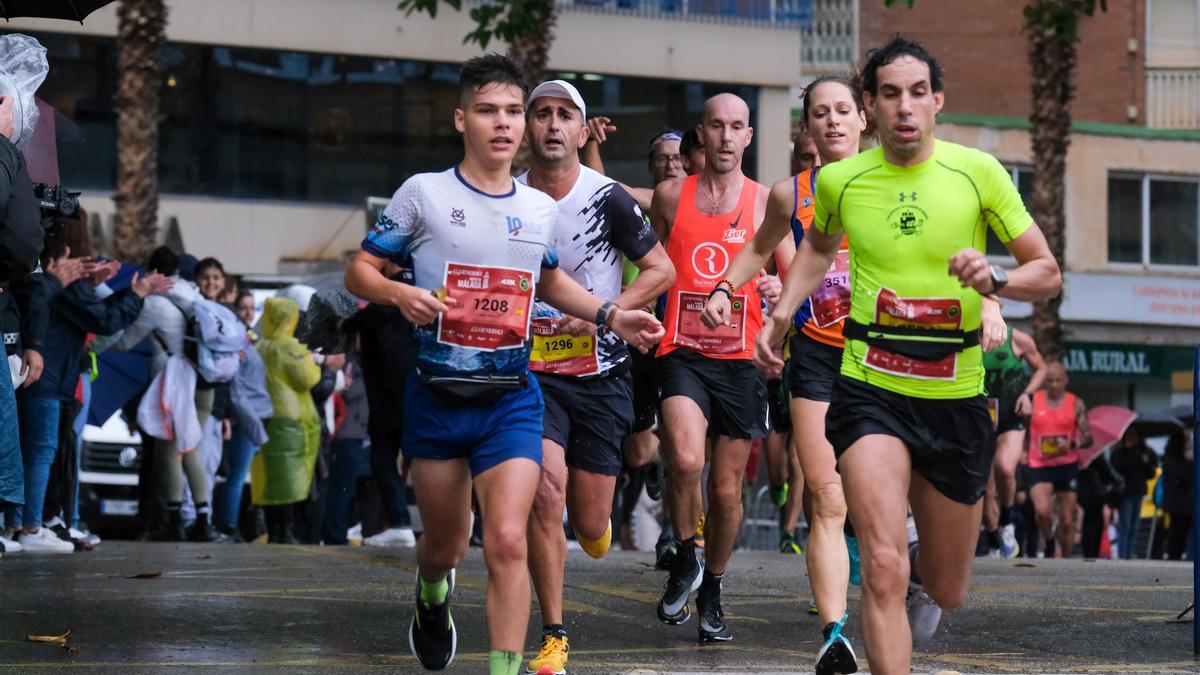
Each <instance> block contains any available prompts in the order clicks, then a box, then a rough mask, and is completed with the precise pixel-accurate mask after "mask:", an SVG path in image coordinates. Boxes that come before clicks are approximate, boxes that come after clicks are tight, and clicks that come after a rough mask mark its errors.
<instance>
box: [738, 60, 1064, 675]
mask: <svg viewBox="0 0 1200 675" xmlns="http://www.w3.org/2000/svg"><path fill="white" fill-rule="evenodd" d="M862 86H863V92H862V96H863V101H864V103H865V106H866V109H867V112H868V114H869V115H870V116H871V117H872V118H873V119H874V121H875V124H876V126H877V128H878V130H879V136H880V143H881V147H878V148H875V149H873V150H870V151H867V152H864V153H862V154H859V155H857V156H856V157H852V158H849V159H845V160H842V161H840V162H837V163H836V164H833V165H830V166H829V167H826V168H825V169H824V170H822V172H821V174H820V176H819V178H818V180H817V195H816V213H815V217H814V221H813V222H814V225H813V228H812V232H811V233H810V234H809V235H808V236H806V237H805V239H804V240H803V241H802V242H801V245H800V248H799V251H798V252H797V255H796V258H795V260H794V262H793V263H792V266H791V269H790V273H789V274H788V276H787V279H786V283H785V287H784V292H783V297H781V298H780V301H779V303H778V304H777V305H776V306H775V309H774V312H773V314H772V316H771V319H770V321H769V323H768V324H767V326H765V327H764V330H763V331H762V333H761V334H760V335H759V339H758V347H757V354H756V357H755V360H756V361H757V362H758V363H759V364H760V366H763V367H766V366H770V365H781V364H779V363H778V357H776V356H775V355H774V354H773V353H772V352H771V349H770V347H771V346H772V345H775V344H778V343H779V341H780V339H782V337H783V333H784V331H786V330H787V326H788V323H789V321H790V318H791V316H792V313H793V312H795V310H796V308H797V307H798V306H799V304H800V302H801V300H802V299H803V298H805V297H807V296H808V295H809V294H811V293H812V292H813V290H814V289H815V287H816V285H817V284H818V283H819V282H820V281H821V280H822V279H823V278H824V276H825V271H826V269H828V267H829V264H830V262H831V260H832V259H833V256H834V253H835V252H836V251H837V248H838V244H839V242H840V240H841V237H842V235H843V234H845V236H846V237H848V239H849V243H850V251H851V253H850V264H851V267H850V284H851V287H852V296H851V297H852V300H851V311H850V318H849V320H847V328H846V337H847V341H846V349H845V352H844V356H843V361H842V370H841V378H840V380H839V381H838V382H837V384H836V385H835V387H834V390H833V394H832V401H831V402H830V408H829V414H828V417H827V419H826V435H827V437H828V438H829V440H830V442H831V443H832V444H833V447H834V450H835V451H836V453H837V455H838V469H839V471H840V472H841V474H842V480H843V484H844V486H845V491H846V500H847V505H848V507H849V513H850V518H851V520H852V521H853V523H854V529H855V531H856V532H857V533H858V537H859V546H860V548H861V555H862V570H863V571H862V575H863V633H864V637H865V638H866V643H867V651H868V652H869V653H870V654H871V670H872V672H877V673H901V672H903V673H907V672H909V671H910V665H911V658H912V645H913V642H914V641H916V642H918V643H919V642H922V641H924V640H926V639H928V638H929V637H931V636H932V635H933V633H934V631H935V630H936V629H937V624H938V621H939V619H940V617H941V612H942V610H943V609H953V608H955V607H957V606H959V605H960V604H961V603H962V600H963V596H964V594H965V592H966V588H967V583H968V581H969V579H970V573H971V564H972V558H973V554H974V548H975V541H976V539H977V533H978V532H979V524H980V515H981V508H982V500H981V498H982V496H983V493H984V489H985V487H986V484H987V476H988V471H989V469H990V468H991V463H992V457H993V454H994V445H993V440H992V426H991V420H990V418H989V416H988V412H987V404H986V399H985V398H984V397H983V375H984V371H983V364H982V357H981V350H980V347H979V343H980V339H981V336H980V334H979V329H980V305H981V302H982V296H983V295H998V296H1000V297H1004V298H1011V299H1014V300H1028V301H1032V300H1039V299H1042V298H1047V297H1050V296H1053V295H1054V294H1056V293H1057V292H1058V291H1059V289H1060V287H1061V283H1062V278H1061V274H1060V272H1059V269H1058V265H1057V264H1056V263H1055V261H1054V258H1053V256H1052V255H1051V253H1050V250H1049V248H1048V247H1047V245H1046V240H1045V238H1044V237H1043V236H1042V233H1041V231H1040V230H1039V229H1038V228H1037V227H1036V226H1035V225H1034V224H1033V219H1032V218H1031V217H1030V216H1029V214H1028V212H1027V211H1026V210H1025V207H1024V205H1023V204H1022V203H1021V199H1020V196H1019V195H1018V194H1017V191H1016V189H1015V188H1014V186H1013V184H1012V180H1011V178H1010V177H1009V175H1008V173H1007V172H1006V171H1005V170H1004V169H1003V167H1002V166H1001V165H1000V163H999V162H997V161H996V160H995V158H993V157H991V156H990V155H987V154H986V153H983V152H980V151H977V150H974V149H970V148H965V147H962V146H959V145H955V144H953V143H948V142H944V141H938V140H935V139H934V134H933V131H934V117H935V115H936V114H937V112H938V111H939V110H940V109H941V107H942V105H943V103H944V99H945V94H944V92H943V88H942V71H941V66H940V65H939V64H938V62H937V61H936V60H935V59H934V58H933V57H932V56H931V55H930V54H929V53H928V52H926V51H925V49H924V48H922V47H921V46H920V45H919V44H916V43H914V42H910V41H908V40H905V39H903V38H900V37H897V38H895V39H893V40H892V41H891V42H890V43H888V44H887V45H885V46H884V47H882V48H880V49H876V50H874V51H872V52H871V53H870V54H869V55H868V57H867V61H866V64H865V66H864V68H863V74H862ZM988 227H990V228H991V229H992V231H994V232H995V233H996V235H997V236H998V237H999V238H1000V240H1001V241H1002V242H1004V244H1005V245H1006V246H1007V247H1008V249H1009V251H1010V252H1011V253H1012V254H1013V256H1014V257H1015V258H1016V260H1017V262H1018V263H1019V266H1018V267H1017V268H1016V269H1013V270H1009V271H1008V272H1007V273H1006V272H1005V271H1004V270H1001V269H999V268H995V267H993V266H991V265H989V264H988V262H987V259H986V258H985V256H984V254H983V253H982V251H984V250H985V239H984V238H985V236H986V228H988ZM717 290H718V291H720V290H721V287H718V289H717ZM718 297H719V295H718ZM983 339H984V340H985V341H987V342H989V343H992V344H995V343H998V342H1000V341H1003V339H1004V336H1003V335H1000V334H998V335H989V336H983ZM906 502H908V503H910V504H911V507H912V512H913V516H914V518H915V520H916V525H917V529H918V531H919V533H920V553H919V554H918V552H917V550H916V547H915V546H914V547H913V548H912V550H910V548H909V544H908V536H907V532H906V527H905V512H906V508H905V505H906ZM906 612H907V614H908V620H907V621H906V620H905V613H906ZM910 624H911V631H910Z"/></svg>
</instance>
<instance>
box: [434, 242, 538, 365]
mask: <svg viewBox="0 0 1200 675" xmlns="http://www.w3.org/2000/svg"><path fill="white" fill-rule="evenodd" d="M445 288H446V296H447V297H449V298H453V299H454V300H455V302H456V303H457V305H456V306H454V307H451V308H450V311H448V312H446V313H445V314H443V315H442V319H441V321H440V322H439V323H438V333H437V340H438V342H440V343H442V344H446V345H457V346H459V347H469V348H471V349H481V350H484V351H496V350H499V349H516V348H518V347H523V346H524V345H525V341H526V340H527V339H528V338H529V309H530V306H531V305H532V304H533V291H534V288H533V273H532V272H530V271H528V270H517V269H511V268H508V267H484V266H480V265H465V264H461V263H452V262H448V263H446V278H445Z"/></svg>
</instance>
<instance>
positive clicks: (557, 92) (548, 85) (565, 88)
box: [525, 80, 587, 119]
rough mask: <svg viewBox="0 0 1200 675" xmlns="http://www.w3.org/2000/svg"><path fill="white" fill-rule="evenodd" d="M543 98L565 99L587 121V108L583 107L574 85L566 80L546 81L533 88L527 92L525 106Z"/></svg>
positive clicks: (581, 98)
mask: <svg viewBox="0 0 1200 675" xmlns="http://www.w3.org/2000/svg"><path fill="white" fill-rule="evenodd" d="M543 96H549V97H550V98H565V99H567V100H568V101H570V102H571V103H574V104H575V107H576V108H579V114H580V115H582V116H583V118H584V119H587V107H586V106H585V105H583V97H582V96H580V95H579V90H578V89H576V88H575V85H573V84H571V83H570V82H567V81H566V80H547V81H545V82H543V83H541V84H539V85H538V86H536V87H534V88H533V91H531V92H529V98H527V99H525V105H526V106H530V105H533V102H534V101H536V100H537V99H539V98H542V97H543Z"/></svg>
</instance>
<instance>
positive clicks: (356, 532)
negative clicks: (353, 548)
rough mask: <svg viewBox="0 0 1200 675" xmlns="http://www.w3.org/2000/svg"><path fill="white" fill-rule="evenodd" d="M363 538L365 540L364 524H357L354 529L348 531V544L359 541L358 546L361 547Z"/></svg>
mask: <svg viewBox="0 0 1200 675" xmlns="http://www.w3.org/2000/svg"><path fill="white" fill-rule="evenodd" d="M362 538H363V536H362V523H355V524H354V527H352V528H350V529H349V530H346V541H347V542H356V541H357V542H358V545H361V544H362Z"/></svg>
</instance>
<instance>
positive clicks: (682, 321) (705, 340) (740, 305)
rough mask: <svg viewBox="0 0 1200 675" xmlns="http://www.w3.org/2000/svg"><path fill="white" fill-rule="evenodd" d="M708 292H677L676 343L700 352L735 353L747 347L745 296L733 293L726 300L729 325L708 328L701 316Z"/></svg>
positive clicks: (713, 353)
mask: <svg viewBox="0 0 1200 675" xmlns="http://www.w3.org/2000/svg"><path fill="white" fill-rule="evenodd" d="M706 302H708V296H707V295H705V294H703V293H687V292H685V291H680V292H679V318H678V319H677V323H676V324H675V344H677V345H679V346H681V347H687V348H688V349H694V350H696V351H698V352H700V353H702V354H711V355H722V354H737V353H739V352H742V351H745V349H746V344H745V343H746V340H745V336H746V296H745V295H735V296H733V298H732V301H731V302H730V303H729V325H727V326H726V325H722V326H717V327H716V328H711V329H710V328H709V327H708V326H705V325H704V322H702V321H701V320H700V315H701V314H702V313H703V312H704V304H705V303H706Z"/></svg>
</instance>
